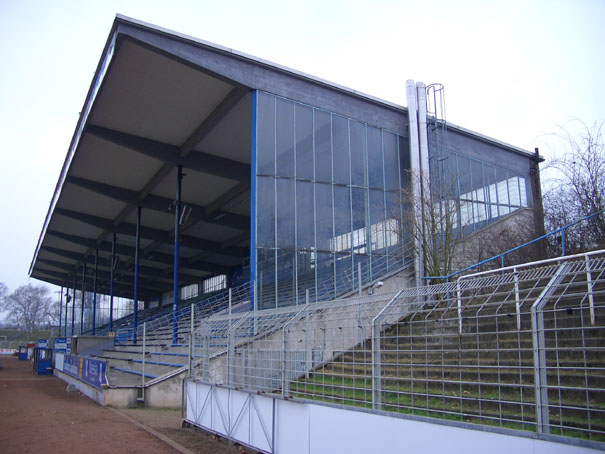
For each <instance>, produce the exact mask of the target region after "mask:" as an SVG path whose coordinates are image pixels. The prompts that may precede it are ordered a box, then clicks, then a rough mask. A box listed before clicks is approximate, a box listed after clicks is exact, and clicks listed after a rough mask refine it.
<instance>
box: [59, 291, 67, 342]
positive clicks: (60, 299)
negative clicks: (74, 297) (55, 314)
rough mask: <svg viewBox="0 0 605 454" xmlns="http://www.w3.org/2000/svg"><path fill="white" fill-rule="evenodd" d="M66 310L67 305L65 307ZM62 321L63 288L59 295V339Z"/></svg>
mask: <svg viewBox="0 0 605 454" xmlns="http://www.w3.org/2000/svg"><path fill="white" fill-rule="evenodd" d="M65 310H67V305H66V306H65ZM62 319H63V286H61V294H60V295H59V337H61V320H62Z"/></svg>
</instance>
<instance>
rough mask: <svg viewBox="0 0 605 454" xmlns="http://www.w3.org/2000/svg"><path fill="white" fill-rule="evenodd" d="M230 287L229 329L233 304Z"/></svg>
mask: <svg viewBox="0 0 605 454" xmlns="http://www.w3.org/2000/svg"><path fill="white" fill-rule="evenodd" d="M231 290H232V289H231V287H229V329H231V304H232V303H233V298H232V293H231Z"/></svg>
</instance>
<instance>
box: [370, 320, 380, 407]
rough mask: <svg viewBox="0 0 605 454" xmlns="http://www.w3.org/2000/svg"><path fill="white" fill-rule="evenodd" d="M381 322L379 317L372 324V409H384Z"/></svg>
mask: <svg viewBox="0 0 605 454" xmlns="http://www.w3.org/2000/svg"><path fill="white" fill-rule="evenodd" d="M380 325H381V323H380V321H379V319H378V316H377V317H376V318H375V319H374V321H373V323H372V408H373V409H374V410H380V409H382V399H381V395H382V381H381V376H382V363H381V359H380V331H381V330H380Z"/></svg>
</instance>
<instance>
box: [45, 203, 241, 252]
mask: <svg viewBox="0 0 605 454" xmlns="http://www.w3.org/2000/svg"><path fill="white" fill-rule="evenodd" d="M55 212H56V213H57V214H59V215H61V216H65V217H68V218H71V219H75V220H77V221H80V222H83V223H85V224H89V225H92V226H94V227H97V228H100V229H103V230H110V229H112V228H113V229H115V231H116V233H121V234H126V235H130V236H133V235H134V232H135V230H136V226H135V225H134V224H130V223H128V222H122V223H121V224H120V225H118V226H114V224H113V221H112V220H111V219H107V218H102V217H100V216H95V215H92V214H86V213H80V212H79V211H73V210H67V209H65V208H56V209H55ZM141 238H145V239H147V240H152V241H157V242H160V243H165V244H171V242H172V241H171V240H172V238H173V232H172V231H167V230H160V229H154V228H152V227H141ZM64 239H66V238H64ZM68 241H69V240H68ZM181 243H182V245H183V246H184V247H187V248H190V249H196V250H198V251H204V253H208V254H214V253H219V254H224V255H228V256H231V257H236V258H242V257H245V256H246V255H247V254H248V250H247V249H246V248H242V247H235V246H228V247H223V245H221V243H218V242H216V241H210V240H204V239H200V238H197V237H194V236H190V235H181ZM82 245H83V246H84V244H82ZM132 251H134V248H133V249H132ZM157 254H158V256H163V257H162V259H160V260H158V261H162V262H163V261H164V260H166V261H167V262H166V263H172V262H171V260H172V257H171V256H169V255H168V254H162V253H157ZM129 255H134V253H131V254H129ZM151 255H154V254H153V252H152V251H149V252H145V257H149V256H151ZM150 260H152V259H150Z"/></svg>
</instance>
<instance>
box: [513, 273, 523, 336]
mask: <svg viewBox="0 0 605 454" xmlns="http://www.w3.org/2000/svg"><path fill="white" fill-rule="evenodd" d="M513 275H514V276H515V310H516V311H517V331H521V297H520V295H519V273H517V267H514V268H513Z"/></svg>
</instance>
